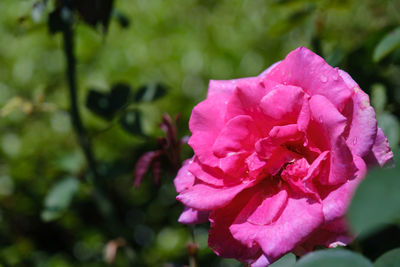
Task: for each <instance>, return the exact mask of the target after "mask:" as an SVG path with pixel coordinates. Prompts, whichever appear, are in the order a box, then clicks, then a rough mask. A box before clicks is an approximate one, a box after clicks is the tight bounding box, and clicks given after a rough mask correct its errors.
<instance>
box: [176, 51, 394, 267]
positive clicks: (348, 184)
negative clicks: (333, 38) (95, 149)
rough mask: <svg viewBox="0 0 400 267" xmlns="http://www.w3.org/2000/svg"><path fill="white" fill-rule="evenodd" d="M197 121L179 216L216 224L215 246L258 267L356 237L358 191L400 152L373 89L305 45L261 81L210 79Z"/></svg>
mask: <svg viewBox="0 0 400 267" xmlns="http://www.w3.org/2000/svg"><path fill="white" fill-rule="evenodd" d="M189 127H190V130H191V132H192V136H191V138H190V140H189V145H190V146H191V147H192V148H193V150H194V156H193V158H192V159H190V160H187V161H186V162H185V163H184V165H183V167H182V168H181V170H180V171H179V173H178V175H177V177H176V178H175V181H174V182H175V186H176V189H177V191H178V193H179V195H178V196H177V199H178V200H179V201H181V202H182V203H183V204H184V205H185V206H186V208H185V211H184V212H183V213H182V215H181V216H180V218H179V221H180V222H182V223H186V224H195V223H201V222H206V221H209V222H210V223H211V225H210V231H209V240H208V242H209V246H210V247H211V249H212V250H213V251H214V252H215V253H216V254H217V255H219V256H221V257H229V258H236V259H238V260H240V261H242V262H246V263H248V264H250V265H251V266H267V265H269V264H270V263H272V262H274V261H276V260H277V259H279V258H280V257H281V256H283V255H284V254H286V253H288V252H293V253H296V254H298V255H302V254H304V253H306V252H308V251H310V250H312V249H314V247H315V246H317V245H323V246H327V247H332V246H336V245H345V244H347V243H348V242H350V241H351V237H350V236H349V234H348V231H347V226H346V222H345V220H344V216H345V213H346V210H347V207H348V205H349V202H350V199H351V196H352V194H353V192H354V190H355V188H356V187H357V185H358V184H359V183H360V181H361V180H362V179H363V178H364V177H365V174H366V171H367V166H371V165H374V164H379V165H381V166H383V165H384V164H385V163H386V162H387V161H389V160H391V159H392V157H393V154H392V152H391V150H390V147H389V144H388V141H387V139H386V137H385V135H384V133H383V131H382V130H381V129H380V128H378V127H377V124H376V119H375V112H374V109H373V108H372V107H371V106H370V103H369V98H368V95H367V94H365V93H364V92H363V91H362V90H361V89H360V87H359V86H358V85H357V83H356V82H355V81H354V80H353V79H352V78H351V77H350V76H349V75H348V74H347V73H346V72H344V71H342V70H340V69H337V68H332V67H331V66H329V65H328V64H327V63H326V62H325V61H324V60H323V59H322V58H321V57H319V56H318V55H316V54H314V53H313V52H311V51H310V50H308V49H307V48H304V47H300V48H298V49H296V50H294V51H293V52H291V53H290V54H289V55H288V56H287V57H286V58H285V59H284V60H283V61H280V62H278V63H276V64H274V65H273V66H271V67H270V68H269V69H267V70H266V71H264V72H263V73H261V74H260V75H259V76H257V77H251V78H244V79H237V80H230V81H211V82H210V84H209V90H208V95H207V99H206V100H204V101H203V102H201V103H200V104H198V105H197V106H196V107H195V108H194V109H193V112H192V116H191V118H190V122H189Z"/></svg>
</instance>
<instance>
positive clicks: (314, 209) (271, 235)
mask: <svg viewBox="0 0 400 267" xmlns="http://www.w3.org/2000/svg"><path fill="white" fill-rule="evenodd" d="M281 190H287V192H288V200H287V204H286V207H285V208H284V210H283V211H282V213H281V215H280V216H279V218H278V219H277V220H276V221H275V222H274V223H272V224H269V225H262V226H260V225H254V224H252V223H249V222H248V221H243V218H239V219H236V220H235V221H234V222H233V224H232V225H231V226H230V227H229V229H230V231H231V233H232V235H233V237H234V238H235V239H237V240H240V242H241V243H243V244H246V245H247V246H251V245H252V244H254V242H256V243H257V244H259V245H260V246H261V248H262V250H263V253H264V254H265V255H266V257H267V258H268V260H269V261H270V262H273V261H275V260H276V259H278V258H279V257H281V256H282V255H284V254H285V253H287V252H289V251H291V250H292V249H293V248H294V247H295V246H297V245H298V244H299V243H300V242H301V241H302V240H303V239H304V238H306V237H307V236H308V235H309V234H310V233H312V232H313V231H314V230H315V229H317V228H318V227H319V226H320V225H321V224H322V223H323V222H324V218H323V213H322V207H321V204H320V203H318V202H315V201H314V200H313V199H311V198H308V197H304V196H301V195H300V194H297V193H296V192H294V191H292V190H290V188H288V187H286V186H285V187H282V189H281Z"/></svg>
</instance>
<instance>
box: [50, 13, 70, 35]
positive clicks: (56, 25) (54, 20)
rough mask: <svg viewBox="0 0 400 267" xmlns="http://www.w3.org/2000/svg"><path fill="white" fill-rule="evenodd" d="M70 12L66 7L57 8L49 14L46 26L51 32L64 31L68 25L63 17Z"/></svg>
mask: <svg viewBox="0 0 400 267" xmlns="http://www.w3.org/2000/svg"><path fill="white" fill-rule="evenodd" d="M68 12H70V11H69V9H67V8H65V7H64V8H58V9H56V10H54V11H53V12H51V13H50V14H49V19H48V22H47V23H48V27H49V31H50V33H51V34H55V33H57V32H61V31H64V30H65V29H66V27H67V26H68V25H67V24H66V20H65V19H64V17H65V16H66V15H63V14H66V13H68Z"/></svg>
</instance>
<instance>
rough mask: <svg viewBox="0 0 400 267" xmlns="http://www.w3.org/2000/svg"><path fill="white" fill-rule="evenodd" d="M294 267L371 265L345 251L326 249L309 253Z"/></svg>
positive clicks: (355, 266) (368, 266)
mask: <svg viewBox="0 0 400 267" xmlns="http://www.w3.org/2000/svg"><path fill="white" fill-rule="evenodd" d="M294 266H295V267H321V266H323V267H337V266H340V267H372V266H373V265H372V263H371V262H370V261H369V260H368V259H367V258H365V257H363V256H362V255H360V254H357V253H354V252H351V251H349V250H345V249H327V250H320V251H316V252H311V253H309V254H307V255H306V256H304V257H302V258H301V259H300V260H299V261H298V262H297V263H296V264H295V265H294Z"/></svg>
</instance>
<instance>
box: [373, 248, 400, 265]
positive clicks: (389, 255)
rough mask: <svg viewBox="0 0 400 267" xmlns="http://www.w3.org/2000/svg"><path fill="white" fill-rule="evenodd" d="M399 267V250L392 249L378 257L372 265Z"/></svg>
mask: <svg viewBox="0 0 400 267" xmlns="http://www.w3.org/2000/svg"><path fill="white" fill-rule="evenodd" d="M399 265H400V248H395V249H392V250H390V251H388V252H386V253H385V254H383V255H382V256H380V257H379V258H378V259H377V260H376V261H375V263H374V266H375V267H398V266H399Z"/></svg>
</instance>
